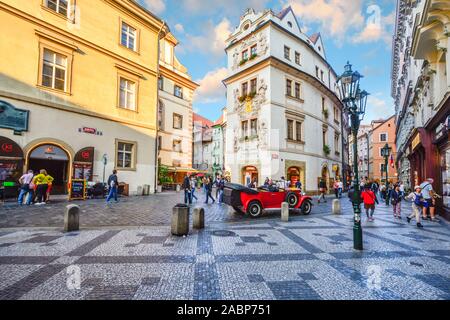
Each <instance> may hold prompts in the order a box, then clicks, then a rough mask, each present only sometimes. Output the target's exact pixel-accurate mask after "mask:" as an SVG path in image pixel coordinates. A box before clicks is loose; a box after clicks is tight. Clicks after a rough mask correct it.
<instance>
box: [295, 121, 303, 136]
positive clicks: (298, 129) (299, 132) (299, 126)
mask: <svg viewBox="0 0 450 320" xmlns="http://www.w3.org/2000/svg"><path fill="white" fill-rule="evenodd" d="M295 139H296V140H297V141H303V140H302V123H301V122H300V121H296V122H295Z"/></svg>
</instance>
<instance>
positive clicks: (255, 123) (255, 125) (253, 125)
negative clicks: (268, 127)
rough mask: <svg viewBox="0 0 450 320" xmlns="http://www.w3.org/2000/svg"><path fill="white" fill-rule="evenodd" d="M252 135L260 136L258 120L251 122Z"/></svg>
mask: <svg viewBox="0 0 450 320" xmlns="http://www.w3.org/2000/svg"><path fill="white" fill-rule="evenodd" d="M250 135H251V136H256V135H258V120H257V119H252V120H250Z"/></svg>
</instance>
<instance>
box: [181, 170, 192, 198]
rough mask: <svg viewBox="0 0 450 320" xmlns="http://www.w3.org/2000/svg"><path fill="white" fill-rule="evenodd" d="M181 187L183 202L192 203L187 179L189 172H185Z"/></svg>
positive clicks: (190, 187) (189, 184)
mask: <svg viewBox="0 0 450 320" xmlns="http://www.w3.org/2000/svg"><path fill="white" fill-rule="evenodd" d="M181 188H182V189H183V190H184V204H188V203H189V204H192V192H191V189H192V186H191V180H190V179H189V173H186V176H185V177H184V180H183V184H182V186H181Z"/></svg>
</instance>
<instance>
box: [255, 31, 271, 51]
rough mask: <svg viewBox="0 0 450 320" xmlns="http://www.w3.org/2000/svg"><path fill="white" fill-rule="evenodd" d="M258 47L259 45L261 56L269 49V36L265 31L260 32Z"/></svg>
mask: <svg viewBox="0 0 450 320" xmlns="http://www.w3.org/2000/svg"><path fill="white" fill-rule="evenodd" d="M258 47H259V54H260V55H261V56H263V55H265V54H266V53H267V50H269V44H268V43H267V37H266V35H265V33H264V32H260V33H259V36H258Z"/></svg>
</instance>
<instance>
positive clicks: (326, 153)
mask: <svg viewBox="0 0 450 320" xmlns="http://www.w3.org/2000/svg"><path fill="white" fill-rule="evenodd" d="M323 152H324V153H325V155H327V156H328V155H330V152H331V150H330V147H329V146H328V145H324V146H323Z"/></svg>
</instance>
